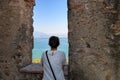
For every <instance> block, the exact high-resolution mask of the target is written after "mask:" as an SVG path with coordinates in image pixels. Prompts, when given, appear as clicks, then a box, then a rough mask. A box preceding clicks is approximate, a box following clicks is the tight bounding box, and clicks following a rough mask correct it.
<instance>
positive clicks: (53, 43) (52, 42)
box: [49, 36, 60, 48]
mask: <svg viewBox="0 0 120 80" xmlns="http://www.w3.org/2000/svg"><path fill="white" fill-rule="evenodd" d="M59 44H60V42H59V38H58V37H57V36H51V37H50V38H49V45H50V46H51V48H57V47H58V46H59Z"/></svg>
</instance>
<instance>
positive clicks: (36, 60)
mask: <svg viewBox="0 0 120 80" xmlns="http://www.w3.org/2000/svg"><path fill="white" fill-rule="evenodd" d="M32 63H41V59H33V60H32ZM66 63H67V64H68V59H67V60H66Z"/></svg>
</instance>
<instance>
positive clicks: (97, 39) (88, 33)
mask: <svg viewBox="0 0 120 80" xmlns="http://www.w3.org/2000/svg"><path fill="white" fill-rule="evenodd" d="M118 16H120V2H119V0H68V29H69V33H68V35H69V57H70V64H69V65H70V71H69V73H70V76H69V77H70V80H119V79H120V65H119V64H120V55H119V53H120V21H119V17H118Z"/></svg>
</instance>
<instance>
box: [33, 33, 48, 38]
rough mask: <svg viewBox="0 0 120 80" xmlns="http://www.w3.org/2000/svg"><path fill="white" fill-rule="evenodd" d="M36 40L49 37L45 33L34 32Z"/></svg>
mask: <svg viewBox="0 0 120 80" xmlns="http://www.w3.org/2000/svg"><path fill="white" fill-rule="evenodd" d="M33 34H34V38H48V37H49V35H48V34H46V33H43V32H34V33H33Z"/></svg>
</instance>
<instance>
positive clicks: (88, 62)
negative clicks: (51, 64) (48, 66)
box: [0, 0, 120, 80]
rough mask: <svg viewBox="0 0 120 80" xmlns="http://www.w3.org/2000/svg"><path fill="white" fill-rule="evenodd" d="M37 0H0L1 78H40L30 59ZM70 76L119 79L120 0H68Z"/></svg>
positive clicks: (91, 79)
mask: <svg viewBox="0 0 120 80" xmlns="http://www.w3.org/2000/svg"><path fill="white" fill-rule="evenodd" d="M33 6H34V0H0V80H36V79H37V80H41V78H40V76H41V75H39V76H38V75H37V74H30V73H21V72H20V69H21V68H22V67H24V66H27V65H28V64H30V63H31V59H32V47H33V35H32V34H33V26H32V24H33V19H32V16H33ZM68 32H69V33H68V36H69V37H68V38H69V65H70V66H69V80H119V79H120V1H119V0H68Z"/></svg>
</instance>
